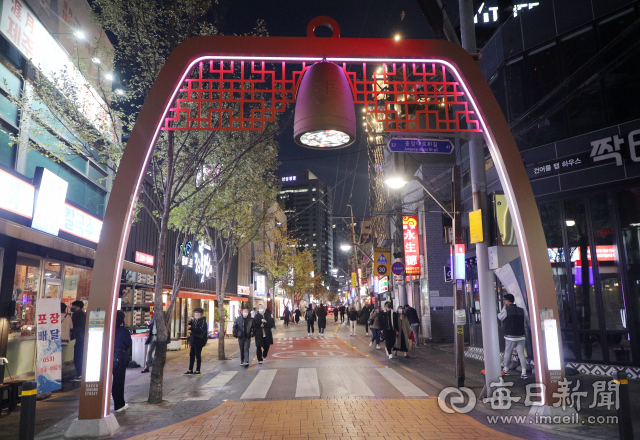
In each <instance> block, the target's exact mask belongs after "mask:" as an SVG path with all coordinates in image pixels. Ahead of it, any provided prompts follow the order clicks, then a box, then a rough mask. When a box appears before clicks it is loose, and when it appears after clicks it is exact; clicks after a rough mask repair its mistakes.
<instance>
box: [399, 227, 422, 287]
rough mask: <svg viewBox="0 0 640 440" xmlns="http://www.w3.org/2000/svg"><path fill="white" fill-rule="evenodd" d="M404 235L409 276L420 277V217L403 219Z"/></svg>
mask: <svg viewBox="0 0 640 440" xmlns="http://www.w3.org/2000/svg"><path fill="white" fill-rule="evenodd" d="M402 235H403V237H404V266H405V273H406V274H407V275H420V242H419V239H418V217H417V216H415V215H405V216H403V217H402Z"/></svg>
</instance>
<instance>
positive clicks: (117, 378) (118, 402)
mask: <svg viewBox="0 0 640 440" xmlns="http://www.w3.org/2000/svg"><path fill="white" fill-rule="evenodd" d="M129 350H131V333H129V329H127V328H126V327H125V325H124V312H123V311H122V310H118V313H117V314H116V330H115V336H114V339H113V370H112V374H113V381H112V383H111V397H113V410H114V411H115V412H121V411H124V410H125V409H127V408H129V405H128V404H127V403H126V402H125V401H124V382H125V377H126V375H127V365H129Z"/></svg>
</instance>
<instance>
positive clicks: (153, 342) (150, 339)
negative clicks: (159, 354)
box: [141, 316, 171, 373]
mask: <svg viewBox="0 0 640 440" xmlns="http://www.w3.org/2000/svg"><path fill="white" fill-rule="evenodd" d="M147 328H148V329H149V334H148V335H147V340H146V341H145V343H144V344H145V345H148V346H149V347H148V348H147V360H146V364H145V367H144V370H142V371H141V373H148V372H149V368H151V365H152V364H153V355H154V354H156V348H157V346H158V327H157V326H156V320H155V316H152V317H151V321H150V322H149V325H147ZM168 333H169V332H167V334H168ZM169 342H171V336H170V335H167V344H169Z"/></svg>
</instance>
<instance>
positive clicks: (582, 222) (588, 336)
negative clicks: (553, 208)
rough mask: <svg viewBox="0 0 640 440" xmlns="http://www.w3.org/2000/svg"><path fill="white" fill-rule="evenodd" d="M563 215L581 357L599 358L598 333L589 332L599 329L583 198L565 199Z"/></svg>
mask: <svg viewBox="0 0 640 440" xmlns="http://www.w3.org/2000/svg"><path fill="white" fill-rule="evenodd" d="M564 218H565V225H566V231H567V242H568V244H569V248H568V254H569V262H570V268H571V272H570V273H569V282H570V283H572V284H573V291H574V301H575V308H576V316H577V321H578V322H577V323H578V329H579V330H580V331H581V332H580V341H579V343H580V348H581V352H582V359H583V360H602V359H603V358H602V346H601V341H600V334H599V333H591V332H588V331H589V330H598V329H599V328H600V325H599V322H598V306H597V302H596V291H595V285H594V280H593V267H592V261H591V252H590V249H589V233H588V231H589V229H588V226H587V215H586V209H585V205H584V201H583V199H582V198H575V199H568V200H565V201H564Z"/></svg>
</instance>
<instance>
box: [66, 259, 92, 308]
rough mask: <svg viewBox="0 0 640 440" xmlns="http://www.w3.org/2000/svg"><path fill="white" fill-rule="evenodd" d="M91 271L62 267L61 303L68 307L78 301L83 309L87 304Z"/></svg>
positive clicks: (74, 267)
mask: <svg viewBox="0 0 640 440" xmlns="http://www.w3.org/2000/svg"><path fill="white" fill-rule="evenodd" d="M91 273H92V272H91V269H83V268H81V267H76V266H66V265H65V267H64V289H63V291H62V302H63V303H65V304H66V305H67V307H69V306H70V305H71V303H72V302H74V301H77V300H80V301H82V302H84V306H85V308H86V307H87V304H88V302H89V288H90V287H91Z"/></svg>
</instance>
